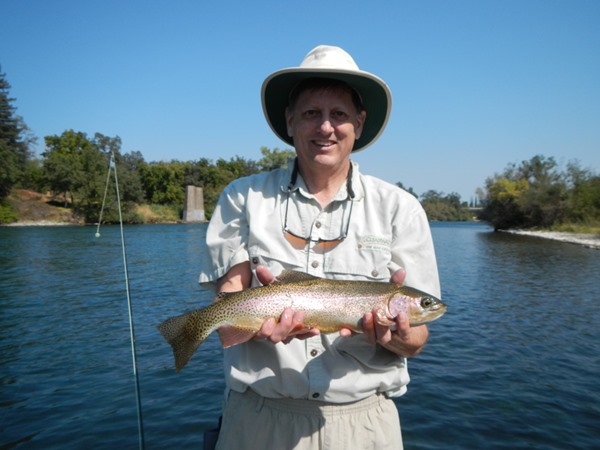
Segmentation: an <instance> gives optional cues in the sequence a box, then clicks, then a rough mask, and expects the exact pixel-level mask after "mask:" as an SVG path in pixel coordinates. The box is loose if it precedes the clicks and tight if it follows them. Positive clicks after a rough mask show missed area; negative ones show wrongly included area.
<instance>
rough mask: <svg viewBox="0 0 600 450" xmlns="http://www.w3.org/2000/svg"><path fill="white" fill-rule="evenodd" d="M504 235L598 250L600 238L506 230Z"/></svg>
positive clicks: (551, 232) (550, 232) (590, 235)
mask: <svg viewBox="0 0 600 450" xmlns="http://www.w3.org/2000/svg"><path fill="white" fill-rule="evenodd" d="M504 232H505V233H512V234H520V235H523V236H533V237H539V238H543V239H552V240H555V241H561V242H568V243H570V244H578V245H583V246H584V247H588V248H594V249H596V250H600V236H598V235H594V234H577V233H562V232H557V231H526V230H506V231H504Z"/></svg>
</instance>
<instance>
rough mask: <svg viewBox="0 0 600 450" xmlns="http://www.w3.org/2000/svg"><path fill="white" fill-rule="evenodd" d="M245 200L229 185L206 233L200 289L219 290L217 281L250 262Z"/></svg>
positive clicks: (220, 198) (237, 190)
mask: <svg viewBox="0 0 600 450" xmlns="http://www.w3.org/2000/svg"><path fill="white" fill-rule="evenodd" d="M245 201H246V200H245V196H244V195H243V194H242V193H241V192H240V190H239V189H235V188H234V186H232V185H229V186H228V187H227V188H225V190H224V191H223V192H222V193H221V196H220V197H219V201H218V203H217V206H216V208H215V211H214V213H213V215H212V218H211V220H210V223H209V225H208V229H207V231H206V247H204V248H203V252H202V255H201V269H200V278H199V282H200V285H201V286H202V287H203V288H204V289H210V290H213V291H214V290H215V289H216V281H217V280H218V279H219V278H221V277H222V276H223V275H225V274H226V273H227V272H228V271H229V269H231V268H232V267H233V266H235V265H236V264H239V263H242V262H245V261H248V260H249V256H248V222H247V218H246V214H245Z"/></svg>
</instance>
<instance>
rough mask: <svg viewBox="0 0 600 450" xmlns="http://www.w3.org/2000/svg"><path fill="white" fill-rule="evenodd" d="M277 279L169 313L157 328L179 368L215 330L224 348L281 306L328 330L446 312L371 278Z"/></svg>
mask: <svg viewBox="0 0 600 450" xmlns="http://www.w3.org/2000/svg"><path fill="white" fill-rule="evenodd" d="M278 279H279V282H277V283H274V284H270V285H267V286H261V287H256V288H251V289H246V290H244V291H240V292H232V293H221V294H219V295H218V296H217V301H216V302H214V303H212V304H211V305H209V306H207V307H205V308H202V309H198V310H196V311H193V312H190V313H187V314H183V315H181V316H177V317H172V318H170V319H167V320H165V321H164V322H163V323H161V324H160V325H159V326H158V329H159V330H160V332H161V334H162V335H163V336H164V338H165V339H166V340H167V342H169V344H171V347H172V348H173V354H174V356H175V368H176V369H177V371H178V372H179V371H180V370H181V369H182V368H183V367H184V366H185V365H186V364H187V362H188V361H189V359H190V358H191V357H192V355H193V354H194V352H195V351H196V349H197V348H198V346H199V345H200V344H201V343H202V342H203V341H204V340H205V339H206V338H207V337H208V336H209V335H210V334H211V333H212V332H213V331H215V330H216V329H217V328H219V327H223V326H227V327H228V328H225V329H222V330H220V332H219V337H220V339H221V343H222V345H223V347H231V346H232V345H237V344H241V343H243V342H246V341H249V340H250V339H252V337H253V336H254V335H255V334H256V333H257V332H258V331H259V330H260V327H261V326H262V324H263V322H264V321H265V320H267V319H269V318H271V317H275V318H279V316H280V315H281V313H282V312H283V310H284V309H285V308H288V307H289V308H291V309H292V310H294V311H303V312H304V325H306V326H307V327H309V328H318V329H319V330H320V331H321V332H322V333H333V332H335V331H338V330H339V329H340V328H349V329H351V330H353V331H356V332H361V331H362V327H361V323H360V322H361V319H362V317H363V315H364V314H365V313H367V312H371V311H373V310H374V309H375V308H378V309H379V314H378V315H377V317H376V320H377V322H379V323H380V324H382V325H386V326H392V325H393V324H394V323H395V322H394V319H395V317H396V316H397V315H398V313H400V312H401V311H403V312H405V313H406V314H407V315H408V318H409V321H410V324H411V325H421V324H424V323H427V322H431V321H433V320H435V319H437V318H438V317H440V316H441V315H442V314H444V313H445V312H446V305H445V304H444V303H442V302H441V300H439V299H437V298H435V297H434V296H432V295H429V294H426V293H424V292H422V291H419V290H417V289H414V288H411V287H408V286H402V285H399V284H392V283H380V282H376V281H340V280H328V279H323V278H316V277H313V276H312V275H307V274H305V273H301V272H295V271H284V272H283V273H282V274H281V275H280V276H279V277H278Z"/></svg>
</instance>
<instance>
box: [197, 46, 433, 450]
mask: <svg viewBox="0 0 600 450" xmlns="http://www.w3.org/2000/svg"><path fill="white" fill-rule="evenodd" d="M262 104H263V111H264V113H265V117H266V119H267V122H268V123H269V125H270V126H271V128H272V129H273V131H274V132H275V134H276V135H277V136H279V137H280V138H281V139H282V140H283V141H285V142H287V143H289V144H292V145H293V146H294V148H295V150H296V154H297V158H296V160H295V161H294V162H293V163H292V164H290V166H289V167H288V168H287V169H280V170H275V171H272V172H269V173H263V174H258V175H255V176H251V177H247V178H242V179H239V180H236V181H234V182H233V183H231V184H230V185H229V186H228V187H227V188H225V190H224V191H223V193H222V194H221V197H220V199H219V202H218V205H217V207H216V209H215V212H214V214H213V217H212V219H211V223H210V225H209V227H208V231H207V237H206V241H207V250H206V252H205V253H204V255H203V267H202V273H201V275H200V282H201V283H202V284H203V285H205V286H207V287H211V288H213V289H216V290H217V291H221V292H225V291H229V292H231V291H238V290H242V289H247V288H249V287H251V286H256V285H259V284H261V283H262V284H266V283H271V282H274V281H276V278H275V276H276V275H277V274H279V273H281V272H282V271H283V270H285V269H293V270H298V271H302V272H306V273H309V274H312V275H316V276H320V277H323V278H333V279H349V280H376V281H382V282H384V281H390V280H391V281H393V282H396V283H402V282H404V281H406V284H408V285H410V286H413V287H416V288H418V289H421V290H423V291H426V292H429V293H430V294H433V295H435V296H438V297H439V296H440V288H439V280H438V273H437V265H436V261H435V255H434V249H433V243H432V240H431V233H430V230H429V225H428V222H427V218H426V216H425V213H424V211H423V209H422V208H421V206H420V204H419V202H418V201H417V200H416V199H415V198H414V197H413V196H412V195H410V194H408V193H406V192H405V191H403V190H401V189H399V188H398V187H396V186H393V185H391V184H388V183H385V182H383V181H381V180H378V179H376V178H373V177H369V176H366V175H363V174H361V173H360V172H359V170H358V166H357V165H356V164H355V163H353V162H351V161H350V155H351V153H352V152H356V151H359V150H363V149H365V148H366V147H367V146H369V145H370V144H372V143H373V142H374V141H375V140H376V139H377V138H378V137H379V135H380V134H381V133H382V131H383V129H384V128H385V125H386V123H387V121H388V118H389V114H390V111H391V94H390V91H389V89H388V87H387V85H386V84H385V83H384V82H383V81H382V80H381V79H380V78H378V77H376V76H375V75H372V74H370V73H368V72H365V71H361V70H360V69H359V68H358V66H357V65H356V63H355V62H354V60H353V59H352V57H351V56H350V55H349V54H348V53H346V52H345V51H344V50H342V49H340V48H338V47H330V46H319V47H316V48H315V49H313V50H312V51H311V52H309V53H308V55H307V56H306V57H305V58H304V60H303V61H302V63H301V65H300V66H299V67H295V68H289V69H284V70H280V71H278V72H275V73H274V74H272V75H271V76H269V77H268V78H267V79H266V80H265V82H264V83H263V87H262ZM390 163H394V162H392V161H391V162H390ZM274 275H275V276H274ZM374 313H375V312H367V313H366V314H365V315H364V317H363V321H362V323H363V331H364V334H354V333H352V332H350V330H347V329H343V330H340V332H339V333H334V334H328V335H325V334H319V332H318V330H315V329H310V330H307V329H306V328H305V327H304V326H303V323H302V322H303V314H302V311H291V310H289V309H286V310H285V311H283V312H282V315H281V317H277V318H272V319H269V320H267V321H266V322H265V323H264V324H263V326H262V328H261V330H260V332H259V333H258V334H257V336H256V337H255V338H254V339H253V340H251V341H250V342H247V343H245V344H241V345H238V346H234V347H231V348H228V349H225V353H224V366H225V378H226V384H227V391H226V401H225V407H224V413H223V426H222V428H221V432H220V434H219V441H218V443H217V448H219V449H233V448H236V449H245V448H247V449H252V450H254V449H257V448H262V449H292V448H294V449H296V448H297V449H317V448H318V449H321V448H333V449H351V448H373V449H384V448H389V449H398V448H402V437H401V434H400V422H399V418H398V412H397V410H396V407H395V405H394V403H393V402H392V400H391V398H393V397H397V396H400V395H402V394H403V393H404V392H405V391H406V385H407V384H408V381H409V377H408V372H407V367H406V358H407V357H410V356H413V355H416V354H417V353H419V351H420V350H421V349H422V347H423V346H424V344H425V342H426V340H427V337H428V331H427V327H426V326H418V327H410V325H409V323H408V319H407V317H406V315H405V314H400V315H399V316H398V318H397V320H396V325H395V327H385V326H382V325H380V324H378V323H377V322H376V321H375V320H374Z"/></svg>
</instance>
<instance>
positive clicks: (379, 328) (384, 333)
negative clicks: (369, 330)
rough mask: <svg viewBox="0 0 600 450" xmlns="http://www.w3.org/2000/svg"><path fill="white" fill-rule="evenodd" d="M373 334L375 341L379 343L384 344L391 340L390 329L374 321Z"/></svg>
mask: <svg viewBox="0 0 600 450" xmlns="http://www.w3.org/2000/svg"><path fill="white" fill-rule="evenodd" d="M375 336H376V339H377V342H378V343H379V344H381V345H385V344H387V343H389V342H390V341H391V340H392V330H390V328H389V327H387V326H385V325H381V324H379V323H377V322H376V323H375Z"/></svg>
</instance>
